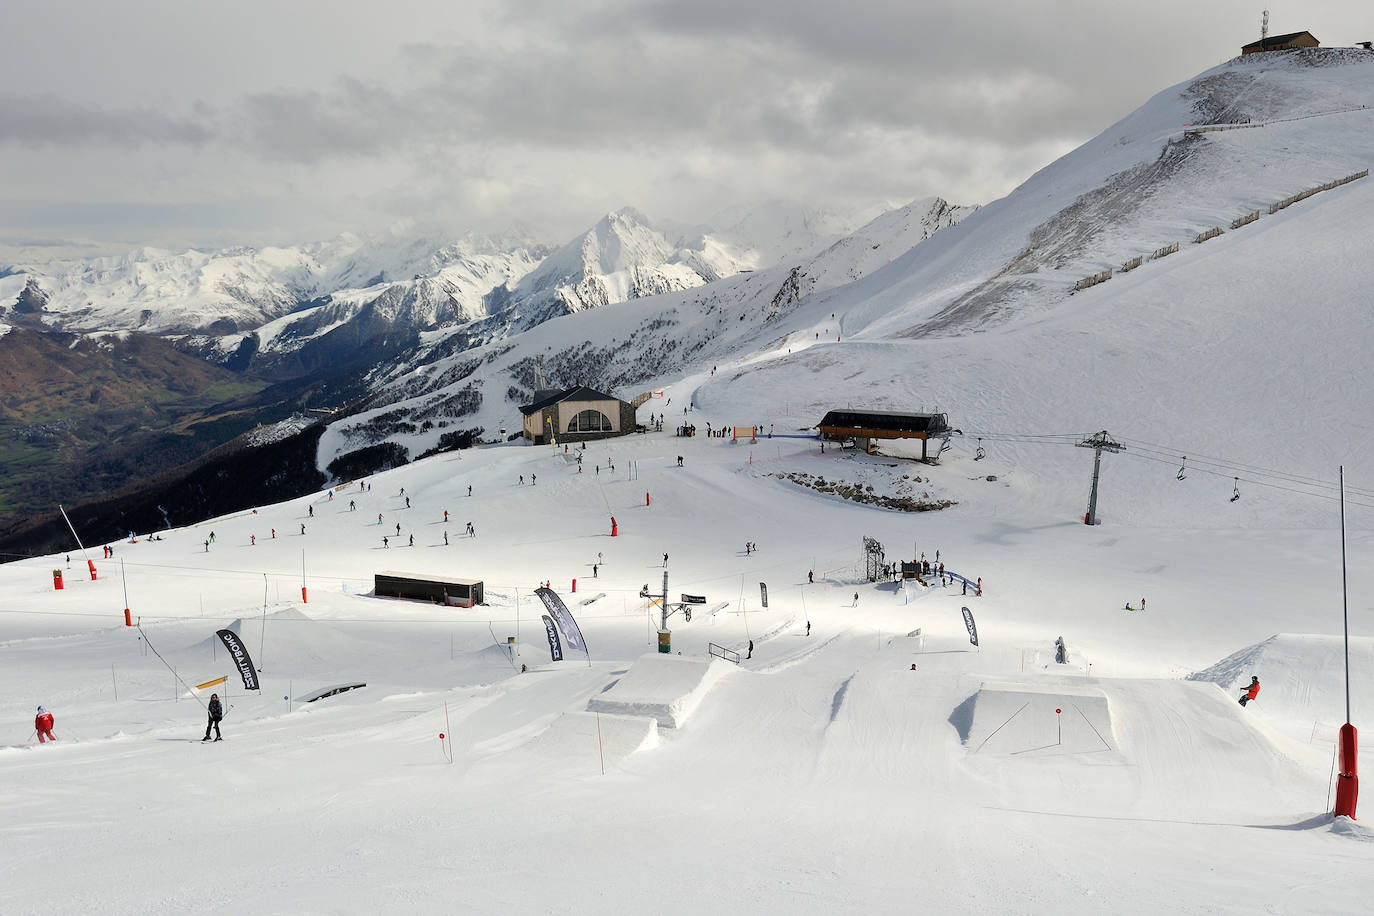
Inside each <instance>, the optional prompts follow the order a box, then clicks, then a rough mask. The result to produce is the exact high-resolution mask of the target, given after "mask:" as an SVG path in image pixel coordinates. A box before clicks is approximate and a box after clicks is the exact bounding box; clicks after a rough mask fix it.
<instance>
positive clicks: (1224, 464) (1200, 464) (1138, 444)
mask: <svg viewBox="0 0 1374 916" xmlns="http://www.w3.org/2000/svg"><path fill="white" fill-rule="evenodd" d="M1057 435H1058V434H1054V436H1057ZM1054 436H1048V435H1047V436H1043V437H1042V436H1039V435H1036V434H1033V433H1024V434H1014V435H995V434H984V435H982V436H979V437H978V438H979V439H980V440H988V441H990V442H997V441H1005V442H1012V443H1022V444H1031V445H1036V444H1039V445H1066V444H1073V445H1076V444H1077V441H1078V439H1079V437H1078V436H1075V437H1073V439H1074V441H1073V442H1069V441H1067V440H1060V439H1058V438H1055V437H1054ZM1120 441H1122V442H1123V443H1128V444H1131V452H1132V453H1134V455H1135V457H1138V458H1143V457H1146V456H1145V455H1143V454H1141V453H1142V452H1153V453H1155V454H1157V455H1160V456H1167V460H1168V461H1169V462H1170V463H1173V462H1174V461H1176V460H1177V459H1176V458H1175V456H1177V455H1178V454H1179V451H1180V450H1179V449H1177V448H1167V447H1164V446H1157V445H1154V444H1152V443H1147V442H1143V441H1141V440H1135V439H1131V438H1128V437H1125V436H1122V437H1120ZM1189 460H1192V461H1193V462H1194V464H1193V466H1192V468H1191V469H1192V470H1197V471H1199V472H1201V471H1204V470H1205V469H1206V466H1207V465H1211V466H1213V467H1216V468H1218V469H1220V470H1221V471H1224V472H1225V473H1224V474H1222V475H1221V476H1226V477H1230V476H1234V475H1235V473H1236V472H1237V471H1239V472H1241V473H1243V474H1247V475H1259V476H1267V477H1272V478H1274V479H1275V480H1280V481H1284V482H1286V483H1291V484H1297V485H1305V486H1313V487H1320V488H1322V489H1325V490H1329V491H1330V492H1332V493H1335V492H1336V490H1337V487H1336V485H1335V484H1334V483H1331V482H1328V481H1325V480H1321V479H1319V478H1313V477H1305V476H1303V475H1300V474H1288V473H1284V472H1282V471H1275V470H1272V469H1269V468H1262V467H1258V466H1256V465H1247V464H1243V463H1239V462H1233V461H1226V460H1223V459H1210V458H1208V457H1207V456H1199V455H1191V456H1189ZM1185 476H1186V475H1185ZM1346 493H1347V494H1351V493H1353V494H1354V495H1356V496H1363V497H1366V498H1370V499H1374V491H1369V490H1361V489H1359V488H1352V487H1349V486H1347V487H1346Z"/></svg>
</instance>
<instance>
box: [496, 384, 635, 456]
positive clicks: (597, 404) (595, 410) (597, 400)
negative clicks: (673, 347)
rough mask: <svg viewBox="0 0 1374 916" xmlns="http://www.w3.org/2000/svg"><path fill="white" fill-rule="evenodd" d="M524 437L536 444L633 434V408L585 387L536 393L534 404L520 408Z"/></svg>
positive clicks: (584, 440) (581, 440) (613, 397)
mask: <svg viewBox="0 0 1374 916" xmlns="http://www.w3.org/2000/svg"><path fill="white" fill-rule="evenodd" d="M520 413H522V414H524V417H525V420H524V432H525V438H526V439H529V440H530V441H531V442H533V443H534V444H535V445H548V444H549V437H550V436H552V437H553V438H554V439H557V440H558V441H559V442H587V441H589V440H592V439H609V438H611V437H612V436H624V435H627V434H628V433H632V432H634V431H635V409H634V406H633V405H631V404H630V403H628V402H627V401H622V400H620V398H617V397H615V396H613V395H609V394H605V393H603V392H600V391H594V390H593V389H591V388H587V387H586V386H584V385H578V386H576V387H574V388H559V389H554V390H551V391H537V392H535V395H534V403H532V404H526V405H525V406H524V407H521V408H520Z"/></svg>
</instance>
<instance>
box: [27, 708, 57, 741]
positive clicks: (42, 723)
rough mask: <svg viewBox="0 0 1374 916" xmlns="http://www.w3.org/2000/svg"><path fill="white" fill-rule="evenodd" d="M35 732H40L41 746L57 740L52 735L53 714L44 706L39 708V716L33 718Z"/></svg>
mask: <svg viewBox="0 0 1374 916" xmlns="http://www.w3.org/2000/svg"><path fill="white" fill-rule="evenodd" d="M33 730H34V731H36V732H38V743H39V744H43V743H44V742H46V741H56V740H57V738H56V737H54V735H53V733H52V713H50V712H48V711H47V710H46V709H44V708H43V707H42V706H40V707H38V715H36V716H34V717H33Z"/></svg>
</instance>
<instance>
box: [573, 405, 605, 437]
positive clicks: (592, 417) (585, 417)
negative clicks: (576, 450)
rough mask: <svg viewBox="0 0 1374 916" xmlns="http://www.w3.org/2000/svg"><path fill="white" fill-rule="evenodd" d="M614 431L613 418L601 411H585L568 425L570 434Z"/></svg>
mask: <svg viewBox="0 0 1374 916" xmlns="http://www.w3.org/2000/svg"><path fill="white" fill-rule="evenodd" d="M613 430H614V427H612V426H611V418H610V417H608V416H606V415H605V414H604V413H602V412H601V411H599V410H584V411H581V412H580V413H578V415H577V416H575V417H573V418H572V422H570V423H569V424H568V432H570V433H609V432H612V431H613Z"/></svg>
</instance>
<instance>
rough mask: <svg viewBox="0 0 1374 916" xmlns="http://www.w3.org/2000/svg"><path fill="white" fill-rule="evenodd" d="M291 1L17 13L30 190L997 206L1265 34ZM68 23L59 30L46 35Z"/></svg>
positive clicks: (188, 212) (837, 8)
mask: <svg viewBox="0 0 1374 916" xmlns="http://www.w3.org/2000/svg"><path fill="white" fill-rule="evenodd" d="M293 9H297V13H298V14H297V15H292V16H273V12H274V11H278V12H279V8H278V7H276V6H274V5H273V4H271V3H270V2H268V0H243V2H242V5H241V8H240V15H237V16H236V17H231V18H230V19H223V18H219V17H218V15H217V14H216V13H214V12H212V11H210V10H208V9H205V10H200V9H198V8H184V9H183V10H182V11H181V14H180V15H179V18H178V20H177V22H176V23H175V24H172V25H169V24H168V21H167V20H166V19H165V17H161V16H159V15H157V14H156V12H155V11H153V10H145V9H143V8H142V7H139V6H138V5H134V6H133V7H128V8H122V9H121V10H120V11H118V13H116V12H114V11H107V10H105V9H104V8H100V9H99V10H96V11H94V12H93V13H92V16H91V17H89V21H88V20H82V21H72V20H71V19H70V17H64V16H62V15H60V13H58V12H54V11H52V10H50V9H49V8H48V7H47V6H45V5H34V6H32V7H31V8H30V7H28V6H26V7H23V8H22V9H20V10H18V11H17V13H16V20H15V28H16V29H17V30H18V29H22V30H23V31H24V33H25V34H28V35H30V36H40V38H38V39H35V40H33V41H30V42H27V43H17V44H16V45H14V46H13V47H12V48H10V49H9V54H8V56H7V57H5V58H0V85H8V86H11V87H14V86H25V85H39V86H43V87H44V91H43V92H42V93H40V94H32V95H25V94H23V93H22V92H11V93H10V94H8V95H3V96H0V170H3V171H4V172H5V174H16V175H22V176H24V183H23V193H22V194H19V193H16V194H15V195H14V196H15V197H17V198H22V200H23V201H24V202H25V205H26V206H27V207H28V208H29V210H28V211H27V212H30V213H31V214H32V215H33V216H34V217H38V216H40V215H41V214H43V213H47V214H48V215H49V217H50V218H49V219H48V220H47V222H46V223H44V225H48V226H50V227H51V229H50V230H49V231H50V232H55V231H60V230H61V228H62V227H64V226H65V227H70V228H71V231H72V232H73V234H74V235H81V234H84V233H85V232H86V231H87V230H88V229H89V232H90V233H91V234H95V233H96V232H97V230H102V231H103V228H102V227H107V226H108V224H109V222H110V221H112V220H117V219H118V214H119V213H121V212H122V213H124V214H126V215H127V217H128V223H127V225H126V226H125V227H123V230H122V232H121V233H120V237H123V238H128V237H130V236H136V235H137V233H138V231H139V227H140V225H142V226H146V227H147V228H148V230H149V231H150V232H154V231H155V232H157V233H158V234H159V237H160V238H166V237H167V236H168V235H174V234H175V231H176V230H175V228H174V227H175V226H176V225H186V226H188V227H189V228H187V229H186V238H187V240H188V241H194V240H196V239H197V238H204V237H205V234H206V233H210V232H212V231H213V233H215V236H216V238H218V237H220V235H222V233H223V231H224V229H223V226H222V225H220V226H212V225H210V222H211V220H210V217H209V216H208V215H207V217H206V218H205V219H204V220H201V221H200V222H203V223H205V226H203V227H202V229H200V230H197V229H196V228H195V227H194V224H196V223H197V219H196V217H195V214H196V212H202V211H203V212H204V213H206V214H214V213H218V214H219V217H220V218H221V219H222V218H223V217H224V215H225V213H226V212H232V213H233V214H234V217H235V218H234V220H232V223H233V225H235V226H240V225H243V226H244V227H245V228H244V234H243V238H242V241H244V242H249V243H252V242H257V241H260V239H259V238H258V237H256V236H255V235H254V230H253V228H252V226H251V223H252V214H253V213H254V212H261V213H262V214H263V217H262V219H263V222H262V228H261V230H260V232H261V233H262V234H263V235H266V234H270V233H286V234H289V232H290V231H291V227H292V226H293V225H294V226H295V227H297V228H296V231H298V232H307V231H317V230H318V229H320V228H321V227H326V226H333V225H340V224H342V225H348V224H349V223H350V222H359V223H362V222H372V223H374V224H375V222H377V221H387V220H391V219H395V218H398V217H411V216H417V215H418V216H423V217H432V218H437V219H444V220H447V221H448V222H449V223H451V224H453V225H455V226H456V227H458V228H471V227H476V228H483V227H484V226H488V225H493V224H501V223H504V222H508V221H509V220H511V219H513V218H516V219H523V220H527V221H529V222H531V223H534V224H544V225H547V226H551V227H553V229H554V231H555V232H572V231H576V230H577V229H580V228H582V227H583V226H584V225H585V224H586V223H587V222H589V221H590V220H593V219H595V218H596V216H597V215H599V213H600V212H604V210H606V209H610V208H614V207H617V206H621V205H624V204H633V205H636V206H638V207H640V208H642V209H644V210H645V211H646V212H648V213H650V214H657V215H661V216H665V217H673V218H678V219H684V220H690V219H695V218H700V217H701V216H703V215H704V214H703V213H702V210H703V209H704V208H710V207H714V206H720V205H724V204H738V203H741V202H747V201H748V200H749V199H752V198H754V197H760V198H765V197H766V198H777V197H792V198H802V199H804V200H805V201H807V202H809V203H813V204H817V205H826V204H833V205H841V206H844V205H849V204H855V205H862V204H866V203H869V202H872V201H877V200H886V201H891V202H900V201H904V200H907V199H911V198H914V197H921V196H926V195H929V194H939V195H941V196H944V197H946V198H947V199H950V200H952V201H954V202H957V203H984V202H986V201H988V200H989V199H991V198H993V197H996V196H1000V195H1001V194H1004V193H1006V192H1007V191H1008V190H1010V189H1011V188H1012V187H1013V186H1014V185H1015V184H1016V183H1018V182H1019V181H1021V180H1023V179H1024V178H1025V177H1027V176H1028V175H1029V174H1030V173H1031V172H1033V171H1034V170H1035V169H1037V168H1039V167H1041V166H1043V165H1045V164H1046V163H1047V162H1048V161H1049V160H1050V159H1051V158H1053V157H1054V156H1057V155H1059V154H1062V153H1063V152H1065V151H1066V150H1068V149H1070V148H1072V147H1073V146H1075V145H1077V144H1078V143H1081V142H1083V141H1084V140H1086V139H1088V138H1089V137H1091V136H1092V135H1094V134H1095V133H1097V132H1099V131H1101V130H1102V129H1104V128H1106V127H1107V126H1108V125H1109V124H1111V123H1112V122H1114V121H1115V120H1117V119H1119V118H1121V117H1123V116H1125V115H1126V114H1128V113H1129V112H1130V111H1131V110H1133V109H1134V108H1135V107H1137V106H1138V105H1140V104H1141V103H1142V102H1144V101H1145V100H1146V99H1147V98H1148V97H1149V96H1150V95H1153V94H1154V93H1155V92H1157V91H1160V90H1162V89H1164V88H1166V87H1167V86H1169V85H1171V84H1173V83H1176V82H1179V81H1181V80H1184V79H1186V78H1188V77H1191V76H1193V75H1195V74H1196V73H1198V72H1200V71H1202V70H1204V69H1206V68H1208V67H1210V66H1212V65H1213V64H1216V63H1218V62H1220V61H1221V60H1224V59H1226V58H1228V57H1230V56H1232V55H1234V54H1235V53H1236V52H1237V51H1238V49H1239V46H1240V44H1241V43H1243V42H1244V41H1246V40H1249V39H1250V38H1252V37H1254V36H1253V35H1252V34H1251V33H1252V32H1255V31H1257V29H1258V21H1257V16H1256V15H1255V12H1254V10H1253V9H1252V8H1251V7H1250V6H1249V5H1248V4H1243V3H1241V2H1240V0H1216V2H1213V3H1208V4H1197V3H1195V2H1192V0H1188V2H1185V0H1156V2H1155V3H1153V4H1151V5H1149V6H1147V7H1141V8H1139V9H1128V8H1123V7H1120V6H1119V5H1117V6H1114V5H1111V4H1102V3H1101V2H1100V0H1050V2H1048V3H1046V4H1040V5H1038V6H1026V5H1024V4H1013V3H994V2H987V0H985V2H977V0H974V2H971V3H969V2H964V3H957V4H956V3H950V2H929V0H913V2H911V3H907V4H894V3H891V2H890V0H847V2H845V3H843V4H840V3H838V2H835V3H824V2H817V0H787V2H783V0H751V2H750V3H746V4H739V3H737V2H735V0H728V2H727V0H694V2H692V3H680V2H676V0H586V2H582V3H576V4H570V3H567V2H566V0H559V2H553V0H467V2H465V3H463V4H451V3H440V2H437V0H436V2H430V0H392V3H391V4H390V5H389V6H388V8H387V10H386V11H385V15H380V16H379V14H378V8H377V7H376V6H375V4H371V3H366V2H363V0H335V2H333V3H331V4H329V5H328V6H324V5H321V6H319V7H318V9H319V11H321V12H327V13H328V15H311V13H310V10H311V9H314V7H311V6H310V0H302V5H301V7H299V8H297V7H293ZM269 16H273V18H272V19H271V21H272V23H273V27H272V28H271V29H270V30H267V31H263V30H262V29H261V27H260V26H261V22H262V21H264V19H263V17H269ZM1304 16H1308V17H1310V18H1308V19H1305V20H1304V21H1302V22H1293V23H1289V22H1283V21H1280V19H1279V18H1277V17H1276V18H1275V20H1274V26H1275V30H1276V31H1282V30H1291V29H1297V28H1312V29H1313V30H1314V31H1317V32H1318V34H1319V37H1323V39H1324V40H1325V41H1326V42H1327V43H1328V44H1329V43H1332V42H1337V41H1350V40H1353V39H1354V38H1355V37H1368V36H1364V35H1357V34H1355V33H1356V32H1358V23H1359V22H1360V21H1363V23H1364V25H1365V26H1366V27H1368V26H1371V25H1374V23H1371V22H1370V16H1369V14H1368V13H1367V12H1365V11H1364V7H1363V6H1357V5H1356V4H1355V3H1354V2H1353V0H1350V2H1346V0H1327V2H1322V0H1317V2H1316V3H1315V4H1312V5H1309V7H1308V8H1307V9H1306V10H1305V11H1304ZM1352 22H1353V23H1356V24H1357V25H1352V26H1350V27H1349V28H1348V29H1347V31H1350V32H1351V34H1349V35H1342V34H1340V32H1339V31H1338V29H1337V28H1336V27H1335V25H1333V23H1339V24H1342V26H1343V27H1344V25H1345V24H1347V23H1352ZM364 23H365V25H364ZM169 29H170V30H171V31H170V33H169ZM1323 31H1325V32H1326V33H1327V34H1326V35H1323V34H1322V32H1323ZM1370 31H1374V29H1370ZM58 35H60V36H61V38H62V42H63V44H62V47H61V49H60V52H59V50H58V49H57V48H56V47H55V45H54V43H52V42H49V44H48V45H47V46H45V45H44V41H43V39H42V38H41V36H58ZM72 61H76V62H79V63H78V64H77V65H72V64H71V62H72ZM202 99H204V100H206V101H204V102H202V101H199V100H202ZM73 176H79V180H73ZM131 188H132V189H136V190H137V191H138V194H137V195H133V196H134V198H135V199H133V200H130V197H131V194H130V189H131ZM244 200H255V201H264V202H271V203H272V206H264V207H262V208H261V211H257V210H256V209H255V208H244V207H240V206H238V205H237V204H236V201H244ZM99 204H108V205H109V208H110V209H109V210H108V211H107V210H106V209H102V208H101V207H99V206H97V205H99ZM197 208H200V209H199V211H198V209H197ZM107 212H108V214H109V215H108V217H107V215H106V214H107ZM82 213H86V214H87V217H86V218H88V219H91V220H92V222H93V225H88V224H84V223H82V222H81V220H82V218H83V217H82V216H81V214H82ZM97 214H99V215H100V218H99V219H96V215H97ZM154 214H157V216H156V217H154ZM360 228H364V227H362V226H360ZM111 231H113V230H111ZM198 232H200V233H201V234H199V235H198V234H197V233H198ZM278 240H282V241H289V240H290V239H289V238H288V239H281V238H280V235H279V236H278Z"/></svg>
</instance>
